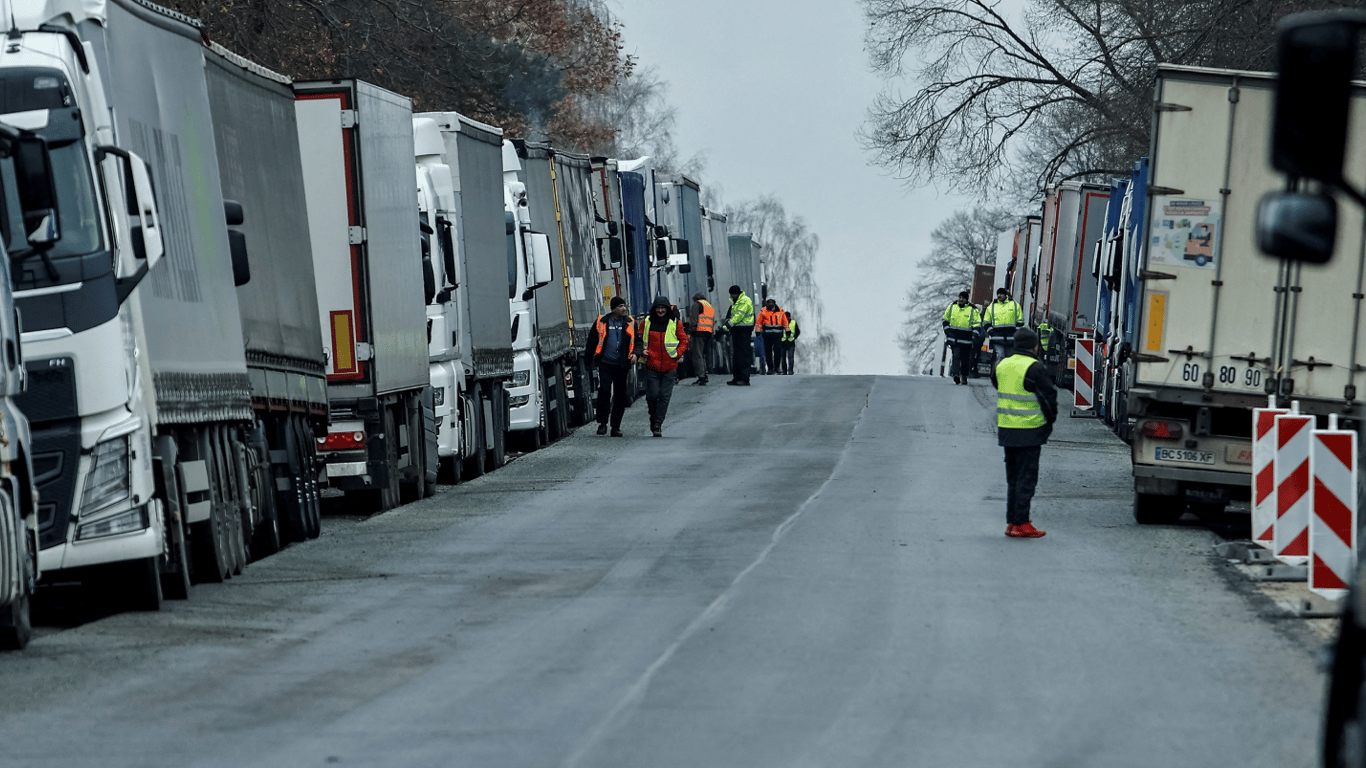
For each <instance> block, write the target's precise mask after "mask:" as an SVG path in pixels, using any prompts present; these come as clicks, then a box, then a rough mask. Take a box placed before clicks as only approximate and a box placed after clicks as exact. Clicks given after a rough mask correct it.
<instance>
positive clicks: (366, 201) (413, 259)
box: [293, 79, 506, 510]
mask: <svg viewBox="0 0 1366 768" xmlns="http://www.w3.org/2000/svg"><path fill="white" fill-rule="evenodd" d="M293 90H294V95H295V115H296V119H297V125H298V141H299V147H300V153H301V159H302V167H303V190H304V193H305V196H306V198H307V205H308V218H307V227H308V231H309V237H310V239H311V241H312V258H313V271H314V278H315V279H314V282H313V287H314V290H315V292H316V296H317V305H318V315H319V322H320V325H321V327H322V329H323V331H322V342H323V349H324V352H325V355H326V360H327V363H326V373H327V398H328V409H329V411H330V415H331V426H330V427H329V428H328V432H327V435H326V437H324V438H322V439H321V442H320V446H319V447H320V452H321V454H322V456H323V457H324V460H325V462H326V472H327V480H328V483H329V485H330V486H331V487H333V488H335V489H338V490H340V491H342V492H343V494H344V495H345V497H346V500H347V502H348V503H355V504H357V505H359V506H362V507H364V508H368V509H375V510H387V509H391V508H393V507H395V506H397V505H398V504H400V503H401V502H402V501H406V500H413V499H417V498H421V497H423V496H425V495H428V493H429V492H434V490H435V488H434V485H435V483H436V479H437V477H436V475H437V455H436V454H437V451H436V423H435V414H434V402H433V399H432V391H431V387H430V375H429V371H428V349H427V316H426V310H425V307H426V306H427V302H426V300H425V296H424V282H423V259H422V248H421V241H420V235H421V234H422V233H421V230H420V227H419V225H418V199H417V188H416V185H415V184H414V183H413V124H412V118H413V113H412V102H411V101H410V100H409V99H408V98H407V97H405V96H400V95H398V94H396V93H393V92H390V91H387V90H385V89H383V88H380V87H378V86H375V85H372V84H370V83H366V82H364V81H361V80H354V79H339V80H330V81H316V82H296V83H294V84H293ZM504 316H506V315H504Z"/></svg>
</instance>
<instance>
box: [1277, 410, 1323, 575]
mask: <svg viewBox="0 0 1366 768" xmlns="http://www.w3.org/2000/svg"><path fill="white" fill-rule="evenodd" d="M1313 431H1314V417H1313V416H1301V415H1299V414H1296V413H1286V414H1281V415H1279V416H1277V417H1276V464H1275V467H1276V470H1275V475H1276V526H1275V530H1274V532H1273V534H1272V537H1271V538H1272V547H1271V551H1272V553H1274V554H1275V555H1276V557H1277V558H1278V559H1279V560H1280V561H1281V562H1283V563H1286V564H1288V565H1304V564H1305V563H1307V562H1309V446H1310V444H1311V439H1310V437H1311V435H1310V433H1312V432H1313Z"/></svg>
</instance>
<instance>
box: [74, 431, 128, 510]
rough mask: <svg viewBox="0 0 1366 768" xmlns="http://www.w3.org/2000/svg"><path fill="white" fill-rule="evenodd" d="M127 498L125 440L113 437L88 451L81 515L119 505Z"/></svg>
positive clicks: (126, 444) (126, 442) (126, 447)
mask: <svg viewBox="0 0 1366 768" xmlns="http://www.w3.org/2000/svg"><path fill="white" fill-rule="evenodd" d="M128 494H129V482H128V438H127V437H116V438H114V439H113V440H105V441H104V442H102V443H99V444H97V445H96V446H95V449H94V450H93V451H91V456H90V474H88V475H86V478H85V495H84V496H83V497H82V498H81V515H82V516H85V515H86V514H88V513H90V512H94V511H95V510H98V509H104V508H105V507H107V506H109V505H110V504H116V503H118V502H120V501H123V500H124V499H126V498H128Z"/></svg>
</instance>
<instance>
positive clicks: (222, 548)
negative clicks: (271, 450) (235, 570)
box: [190, 461, 232, 584]
mask: <svg viewBox="0 0 1366 768" xmlns="http://www.w3.org/2000/svg"><path fill="white" fill-rule="evenodd" d="M209 464H210V466H212V464H213V462H212V461H210V462H209ZM209 498H210V505H209V519H208V520H201V521H200V522H197V523H192V524H191V525H190V554H191V557H193V558H194V574H195V578H196V580H197V581H201V582H209V583H213V584H217V583H219V582H222V581H223V580H224V579H226V578H227V577H228V573H229V571H231V570H232V563H231V557H232V555H231V551H230V547H231V544H229V543H228V531H227V527H228V521H227V519H226V515H225V514H224V510H223V504H222V503H221V501H220V500H219V498H218V489H217V488H216V487H214V486H213V484H212V483H210V489H209Z"/></svg>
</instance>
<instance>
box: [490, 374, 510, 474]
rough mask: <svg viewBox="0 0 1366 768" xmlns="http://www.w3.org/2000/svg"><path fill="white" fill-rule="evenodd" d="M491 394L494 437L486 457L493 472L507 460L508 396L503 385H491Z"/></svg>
mask: <svg viewBox="0 0 1366 768" xmlns="http://www.w3.org/2000/svg"><path fill="white" fill-rule="evenodd" d="M490 394H491V395H492V396H491V397H490V398H489V402H491V403H493V430H492V432H493V438H492V441H491V444H490V445H489V450H488V453H487V454H486V457H487V459H488V461H487V467H488V471H490V472H492V471H493V470H495V469H498V468H499V467H501V466H503V463H504V462H505V461H507V439H508V419H507V413H508V408H507V404H508V396H507V390H506V389H504V388H503V387H501V386H491V387H490Z"/></svg>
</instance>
